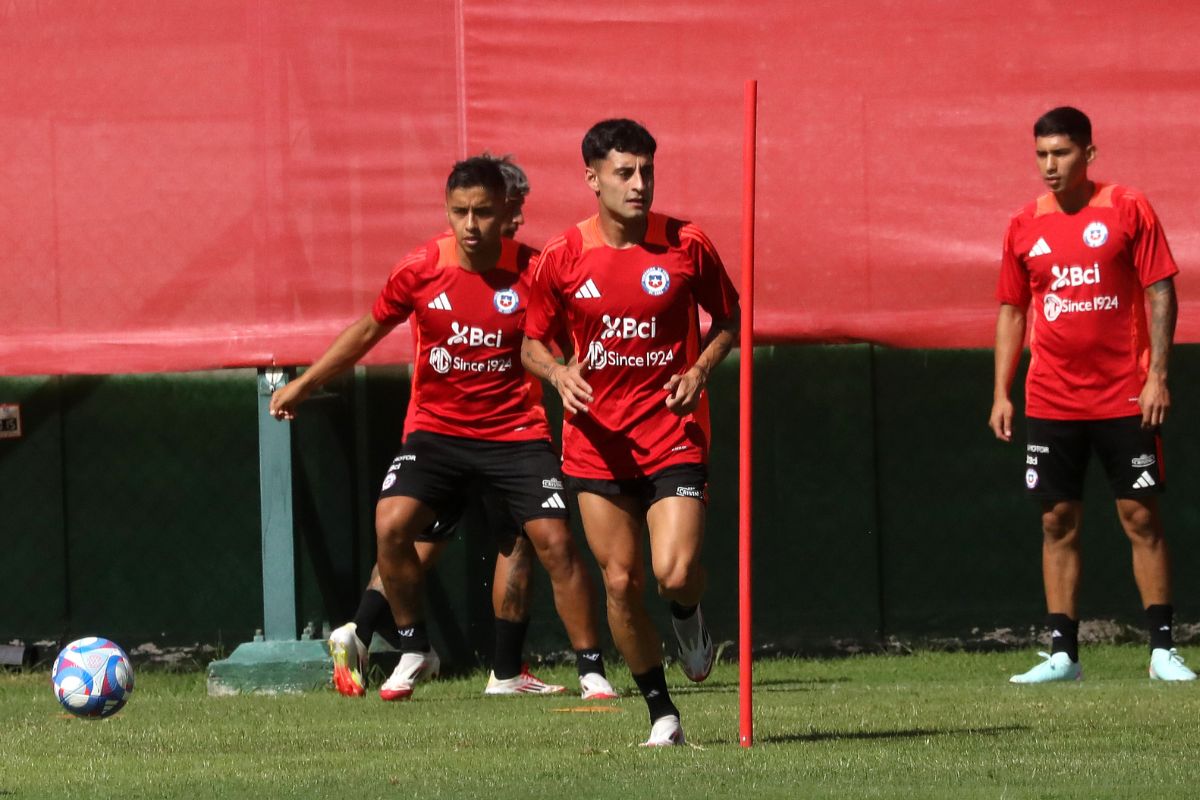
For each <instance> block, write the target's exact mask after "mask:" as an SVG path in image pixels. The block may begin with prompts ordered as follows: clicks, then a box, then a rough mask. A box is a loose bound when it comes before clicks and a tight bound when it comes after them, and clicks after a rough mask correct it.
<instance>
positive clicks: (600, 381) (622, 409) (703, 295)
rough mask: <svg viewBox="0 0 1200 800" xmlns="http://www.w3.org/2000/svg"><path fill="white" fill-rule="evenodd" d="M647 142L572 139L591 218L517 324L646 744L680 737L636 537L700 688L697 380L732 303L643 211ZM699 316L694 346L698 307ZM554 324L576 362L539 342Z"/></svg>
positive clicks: (602, 127)
mask: <svg viewBox="0 0 1200 800" xmlns="http://www.w3.org/2000/svg"><path fill="white" fill-rule="evenodd" d="M656 147H657V145H656V143H655V141H654V138H653V137H652V136H651V135H650V133H649V132H648V131H646V129H645V128H643V127H642V126H640V125H638V124H637V123H635V122H632V121H630V120H625V119H614V120H605V121H603V122H600V123H597V124H596V125H594V126H593V127H592V129H591V130H589V131H588V133H587V135H586V136H584V139H583V161H584V164H585V167H586V169H585V177H586V180H587V183H588V186H589V187H590V188H591V189H592V191H594V192H595V193H596V198H597V202H598V213H597V215H596V216H594V217H592V218H590V219H587V220H585V221H584V222H581V223H580V224H579V225H577V226H575V227H573V228H571V229H570V230H568V231H567V232H566V233H565V234H563V235H562V236H560V237H558V238H557V239H554V240H552V241H551V242H550V243H549V244H548V245H547V246H546V249H545V251H544V252H543V255H542V260H541V263H540V265H539V267H538V278H537V282H536V285H535V287H534V296H533V299H532V300H531V301H530V305H529V312H528V313H527V315H526V317H525V337H526V338H525V344H524V347H523V348H522V352H521V356H522V359H523V360H524V362H525V365H526V367H527V368H528V369H529V370H530V371H531V372H532V373H533V374H535V375H537V376H539V377H542V378H544V379H546V380H548V381H550V383H551V384H552V385H553V386H554V387H555V388H556V389H557V390H558V392H559V394H560V395H561V396H562V400H563V405H564V407H565V410H566V419H565V420H564V422H563V472H564V473H565V474H566V475H567V485H568V487H569V488H571V489H572V490H573V491H575V492H577V494H578V499H579V511H580V514H581V515H582V517H583V525H584V529H585V532H586V534H587V540H588V546H589V547H590V548H591V550H592V553H593V554H595V556H596V560H597V561H598V562H599V564H600V569H601V571H602V573H603V575H604V585H605V589H606V590H607V594H608V622H609V627H610V628H611V630H612V634H613V639H614V640H615V642H616V644H617V647H618V648H619V649H620V651H621V654H622V655H623V656H624V657H625V660H626V662H627V663H628V664H629V668H630V670H631V671H632V672H633V677H634V680H635V681H636V682H637V685H638V688H639V689H640V690H641V693H642V696H643V697H644V698H645V699H646V703H647V705H648V707H649V710H650V722H651V731H650V738H649V739H648V740H647V741H646V742H645V744H647V745H674V744H682V743H683V741H684V735H683V729H682V727H681V726H680V721H679V710H678V708H676V706H675V705H674V703H672V702H671V699H670V694H669V692H668V691H667V684H666V678H665V676H664V674H663V667H662V647H661V644H660V640H659V637H658V632H657V631H656V630H655V628H654V624H653V623H652V622H651V620H650V617H649V615H648V614H647V612H646V607H645V598H644V596H643V594H644V586H645V580H646V576H645V575H644V569H643V560H642V538H641V530H642V523H643V520H644V521H645V523H646V525H647V526H648V528H649V531H650V550H651V561H652V564H653V570H654V577H655V579H656V581H657V583H658V590H659V594H661V595H662V596H663V597H665V598H666V599H667V600H669V601H670V603H671V613H672V616H673V621H674V628H675V633H676V638H677V639H678V641H679V646H680V653H681V656H682V666H683V670H684V672H685V674H686V675H687V676H688V677H689V678H691V679H692V680H694V681H702V680H704V679H705V678H706V677H707V676H708V673H709V670H710V669H711V668H712V662H713V646H712V639H711V638H710V637H709V634H708V631H707V630H706V629H705V626H704V619H703V616H702V614H701V612H700V608H699V603H700V598H701V595H702V594H703V592H704V581H705V573H704V568H703V566H702V565H701V563H700V550H701V544H702V543H703V540H704V512H705V502H706V484H707V463H708V446H709V433H708V403H707V397H706V395H705V394H704V386H705V383H706V381H707V379H708V375H709V373H710V372H711V371H712V369H713V368H714V367H716V365H717V364H718V363H720V361H721V359H723V358H724V357H725V356H726V355H727V354H728V352H729V349H730V347H731V346H732V345H733V340H734V335H735V331H736V330H737V324H738V299H737V292H736V291H735V290H734V288H733V285H732V284H731V283H730V281H729V277H728V275H727V274H726V272H725V267H724V266H723V265H722V263H721V259H720V257H718V255H717V253H716V250H715V249H714V248H713V246H712V243H711V242H709V240H708V238H707V237H706V236H705V235H704V234H703V233H701V232H700V230H699V229H698V228H697V227H696V226H695V225H692V224H691V223H688V222H682V221H680V220H676V219H671V218H669V217H665V216H662V215H660V214H655V213H651V211H650V206H651V203H652V202H653V199H654V152H655V150H656ZM700 308H702V309H704V310H705V311H706V312H708V314H709V315H710V316H711V317H712V327H711V328H710V330H709V333H708V335H707V337H706V338H705V339H704V340H703V342H702V341H701V338H700V322H699V314H698V309H700ZM560 325H562V326H564V327H565V329H566V330H567V331H569V333H570V336H571V340H572V345H573V349H574V352H575V353H577V354H578V356H579V359H578V362H577V363H576V362H574V361H572V362H569V363H568V365H566V366H563V365H561V364H559V363H558V362H557V361H556V360H555V359H554V357H553V355H552V354H551V351H550V348H549V344H550V335H551V334H552V333H553V332H554V331H555V330H556V329H557V328H558V326H560Z"/></svg>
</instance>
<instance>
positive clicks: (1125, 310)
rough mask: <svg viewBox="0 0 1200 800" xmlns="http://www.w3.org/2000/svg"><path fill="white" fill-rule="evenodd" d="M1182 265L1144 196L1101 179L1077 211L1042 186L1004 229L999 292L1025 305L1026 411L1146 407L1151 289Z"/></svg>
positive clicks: (1079, 412) (1088, 413)
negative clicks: (1028, 324) (1142, 398)
mask: <svg viewBox="0 0 1200 800" xmlns="http://www.w3.org/2000/svg"><path fill="white" fill-rule="evenodd" d="M1177 272H1179V268H1178V267H1177V266H1175V259H1174V258H1172V257H1171V250H1170V248H1169V247H1168V246H1167V239H1166V236H1165V235H1164V234H1163V230H1162V226H1161V225H1160V224H1159V221H1158V217H1157V216H1155V214H1154V210H1153V209H1152V208H1150V203H1149V202H1147V200H1146V198H1145V196H1144V195H1142V193H1141V192H1138V191H1136V190H1134V189H1130V188H1127V187H1124V186H1118V185H1115V184H1102V183H1097V184H1096V190H1095V194H1093V195H1092V199H1091V200H1090V201H1089V202H1088V204H1087V206H1086V207H1084V208H1083V209H1082V210H1080V211H1079V212H1078V213H1075V214H1067V213H1065V212H1064V211H1063V210H1062V208H1060V207H1059V205H1058V201H1057V199H1056V198H1055V197H1054V195H1053V194H1050V193H1047V194H1045V195H1042V196H1041V197H1039V198H1038V199H1037V200H1035V201H1034V202H1032V203H1030V204H1029V205H1027V206H1025V208H1023V209H1021V210H1020V211H1019V212H1017V213H1016V214H1015V215H1014V216H1013V218H1012V220H1011V221H1010V222H1009V224H1008V232H1007V234H1005V237H1004V255H1003V260H1002V262H1001V265H1000V281H999V284H998V286H997V288H996V297H997V299H998V300H999V301H1000V302H1001V303H1006V304H1008V305H1013V306H1017V307H1018V308H1021V309H1026V308H1028V307H1029V305H1030V301H1031V300H1032V301H1033V310H1032V312H1031V313H1030V315H1029V316H1030V318H1031V320H1032V329H1031V333H1030V337H1029V338H1030V342H1029V344H1030V350H1031V351H1032V360H1031V361H1030V364H1029V374H1028V376H1027V377H1026V381H1025V413H1026V414H1027V415H1028V416H1031V417H1038V418H1043V419H1111V418H1114V417H1127V416H1133V415H1135V414H1139V413H1141V411H1140V409H1139V407H1138V404H1137V401H1138V396H1139V395H1140V394H1141V392H1142V387H1143V386H1144V385H1145V383H1146V373H1147V370H1148V367H1149V364H1150V344H1149V335H1148V333H1147V330H1146V305H1145V299H1144V292H1143V289H1144V287H1146V286H1149V285H1150V284H1152V283H1155V282H1156V281H1160V280H1163V279H1164V278H1170V277H1171V276H1173V275H1175V274H1176V273H1177Z"/></svg>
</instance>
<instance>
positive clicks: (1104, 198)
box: [1088, 183, 1117, 208]
mask: <svg viewBox="0 0 1200 800" xmlns="http://www.w3.org/2000/svg"><path fill="white" fill-rule="evenodd" d="M1116 188H1117V186H1116V184H1112V183H1097V184H1096V193H1095V194H1094V195H1092V199H1091V200H1089V201H1088V205H1089V206H1091V207H1092V208H1112V207H1113V191H1114V190H1115V189H1116Z"/></svg>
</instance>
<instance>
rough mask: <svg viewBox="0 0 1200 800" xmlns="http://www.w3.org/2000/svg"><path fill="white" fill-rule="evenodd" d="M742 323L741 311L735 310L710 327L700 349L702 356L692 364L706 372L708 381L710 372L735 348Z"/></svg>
mask: <svg viewBox="0 0 1200 800" xmlns="http://www.w3.org/2000/svg"><path fill="white" fill-rule="evenodd" d="M741 324H742V315H741V311H739V310H735V311H734V312H733V316H731V317H730V318H729V319H727V320H723V321H722V322H719V323H717V322H714V323H713V325H712V327H711V328H709V330H708V336H706V337H705V338H704V346H703V347H702V348H701V349H700V357H699V358H697V359H696V363H695V364H693V365H692V368H693V369H696V368H698V369H700V370H701V371H702V372H703V373H704V379H705V380H706V381H707V380H708V376H709V374H711V373H712V371H713V370H714V369H716V367H717V365H718V364H720V363H721V362H722V361H724V360H725V357H726V356H728V355H729V351H730V350H732V349H733V343H734V342H735V341H737V336H738V329H739V327H740V326H741Z"/></svg>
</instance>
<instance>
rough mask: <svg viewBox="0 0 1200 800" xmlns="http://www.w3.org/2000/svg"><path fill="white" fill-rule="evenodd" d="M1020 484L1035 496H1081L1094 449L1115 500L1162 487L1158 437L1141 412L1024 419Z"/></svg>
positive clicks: (1156, 431) (1148, 492)
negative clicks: (1108, 416) (1145, 425)
mask: <svg viewBox="0 0 1200 800" xmlns="http://www.w3.org/2000/svg"><path fill="white" fill-rule="evenodd" d="M1025 427H1026V433H1027V437H1026V438H1027V444H1026V445H1025V488H1026V489H1028V490H1029V494H1030V495H1031V496H1032V497H1035V498H1037V499H1039V500H1081V499H1083V478H1084V475H1085V474H1087V465H1088V461H1089V459H1090V457H1091V453H1092V451H1093V450H1094V451H1095V452H1096V455H1097V457H1098V458H1099V459H1100V463H1101V465H1103V467H1104V472H1105V474H1106V475H1107V476H1108V482H1109V484H1110V485H1111V486H1112V489H1113V494H1114V495H1116V496H1117V497H1118V498H1137V497H1146V496H1149V495H1154V494H1157V493H1159V492H1162V491H1165V489H1166V472H1165V471H1164V469H1163V457H1162V436H1161V434H1160V433H1159V431H1158V429H1146V428H1143V427H1142V418H1141V416H1133V417H1118V418H1117V419H1089V420H1073V419H1072V420H1062V419H1038V418H1035V417H1029V418H1027V419H1026V426H1025Z"/></svg>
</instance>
